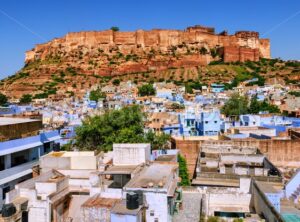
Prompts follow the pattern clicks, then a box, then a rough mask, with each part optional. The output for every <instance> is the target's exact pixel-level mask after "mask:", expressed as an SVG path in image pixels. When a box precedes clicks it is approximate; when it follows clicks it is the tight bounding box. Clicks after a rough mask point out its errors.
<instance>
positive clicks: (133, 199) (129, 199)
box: [126, 192, 139, 210]
mask: <svg viewBox="0 0 300 222" xmlns="http://www.w3.org/2000/svg"><path fill="white" fill-rule="evenodd" d="M126 207H127V209H129V210H135V209H137V208H138V207H139V195H138V194H137V193H134V192H130V193H127V194H126Z"/></svg>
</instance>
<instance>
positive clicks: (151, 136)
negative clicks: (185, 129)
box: [145, 131, 171, 150]
mask: <svg viewBox="0 0 300 222" xmlns="http://www.w3.org/2000/svg"><path fill="white" fill-rule="evenodd" d="M170 138H171V136H170V135H169V134H165V133H161V134H158V135H157V134H155V133H154V132H152V131H150V132H148V133H146V135H145V141H146V142H148V143H151V149H152V150H159V149H167V148H169V147H168V141H170Z"/></svg>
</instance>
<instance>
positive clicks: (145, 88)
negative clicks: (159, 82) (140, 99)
mask: <svg viewBox="0 0 300 222" xmlns="http://www.w3.org/2000/svg"><path fill="white" fill-rule="evenodd" d="M139 95H140V96H152V95H155V89H154V87H153V85H152V84H145V85H142V86H141V87H139Z"/></svg>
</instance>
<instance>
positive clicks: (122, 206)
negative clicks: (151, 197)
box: [111, 200, 143, 215]
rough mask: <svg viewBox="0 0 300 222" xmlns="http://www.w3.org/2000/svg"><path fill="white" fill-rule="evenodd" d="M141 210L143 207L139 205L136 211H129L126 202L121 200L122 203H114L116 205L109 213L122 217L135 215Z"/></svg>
mask: <svg viewBox="0 0 300 222" xmlns="http://www.w3.org/2000/svg"><path fill="white" fill-rule="evenodd" d="M142 208H143V205H139V207H138V208H137V209H134V210H129V209H127V207H126V200H122V202H118V203H116V205H115V206H114V207H113V208H112V210H111V213H113V214H122V215H137V214H138V213H139V211H140V210H141V209H142Z"/></svg>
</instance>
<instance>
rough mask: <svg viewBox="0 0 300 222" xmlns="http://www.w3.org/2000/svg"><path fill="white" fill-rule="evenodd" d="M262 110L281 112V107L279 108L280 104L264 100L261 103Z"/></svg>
mask: <svg viewBox="0 0 300 222" xmlns="http://www.w3.org/2000/svg"><path fill="white" fill-rule="evenodd" d="M260 111H267V112H269V113H280V109H279V108H278V106H276V105H273V104H270V103H268V102H267V101H266V100H264V101H263V102H262V103H261V106H260Z"/></svg>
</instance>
